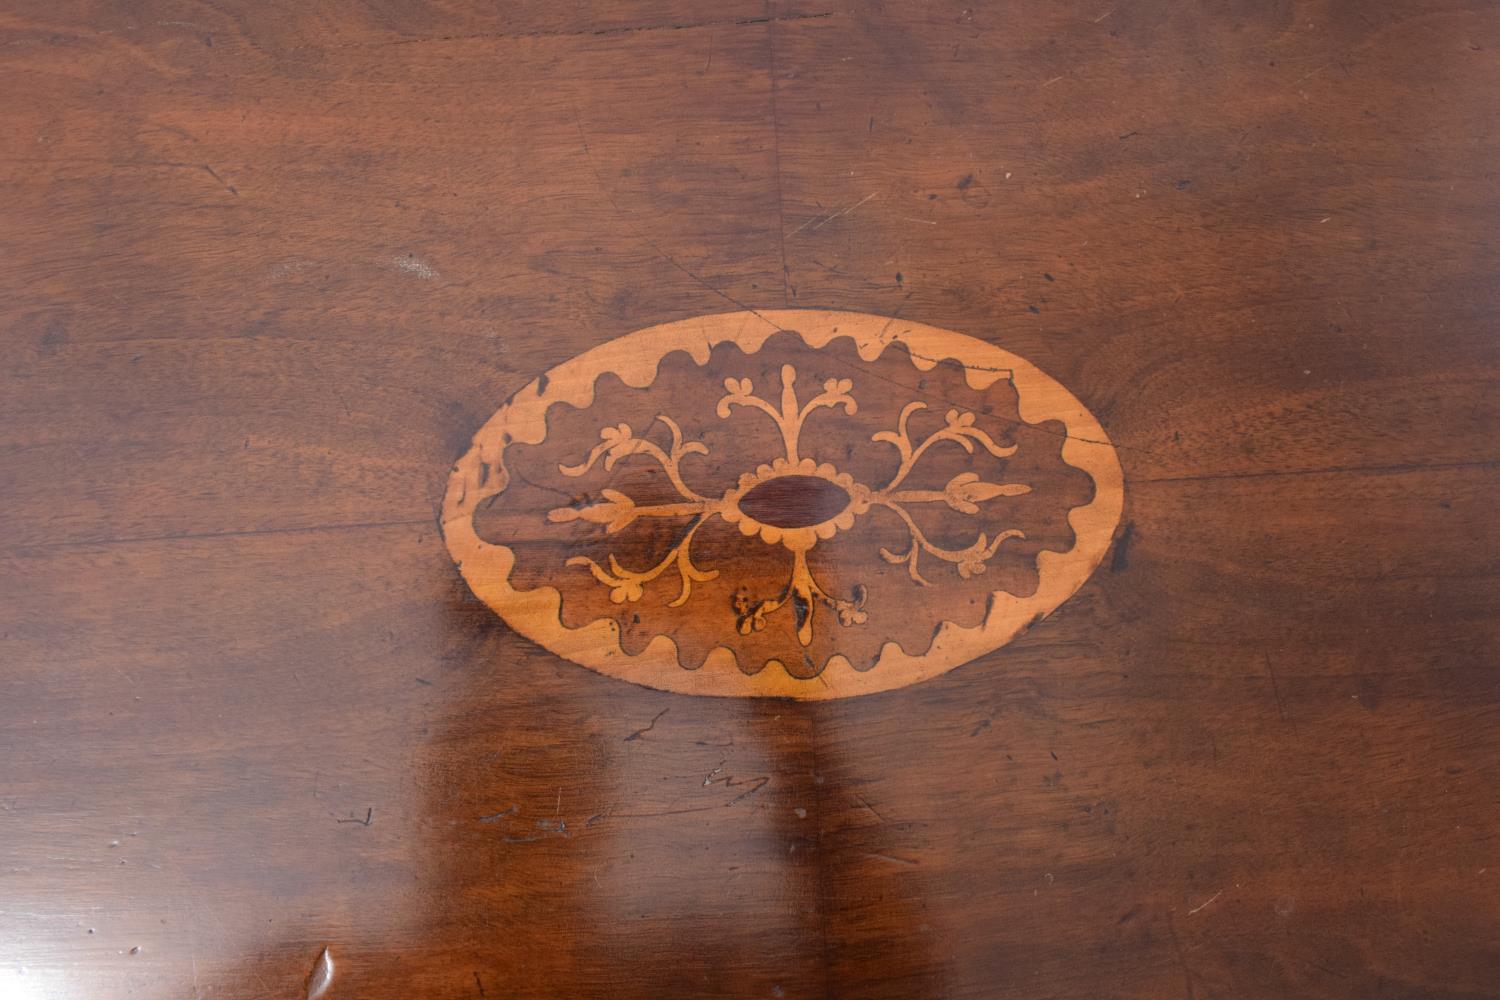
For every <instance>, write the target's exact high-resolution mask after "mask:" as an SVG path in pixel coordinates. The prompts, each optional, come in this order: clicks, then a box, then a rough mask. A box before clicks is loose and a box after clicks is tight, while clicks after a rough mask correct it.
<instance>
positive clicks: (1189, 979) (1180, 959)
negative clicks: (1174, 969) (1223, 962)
mask: <svg viewBox="0 0 1500 1000" xmlns="http://www.w3.org/2000/svg"><path fill="white" fill-rule="evenodd" d="M1167 934H1168V935H1169V936H1170V937H1171V939H1172V951H1173V952H1174V953H1175V954H1176V956H1177V966H1178V968H1180V969H1181V970H1182V984H1183V986H1184V987H1185V988H1186V989H1187V1000H1197V996H1196V995H1195V994H1194V993H1193V974H1192V972H1190V971H1189V970H1188V964H1187V958H1186V956H1184V955H1183V953H1182V942H1181V941H1179V940H1178V939H1177V925H1176V923H1174V922H1173V920H1172V914H1170V913H1168V914H1167Z"/></svg>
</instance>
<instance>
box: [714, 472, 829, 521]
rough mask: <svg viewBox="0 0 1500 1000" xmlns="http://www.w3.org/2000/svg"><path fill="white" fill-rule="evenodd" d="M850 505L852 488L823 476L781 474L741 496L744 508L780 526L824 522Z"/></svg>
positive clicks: (760, 518) (741, 506) (746, 511)
mask: <svg viewBox="0 0 1500 1000" xmlns="http://www.w3.org/2000/svg"><path fill="white" fill-rule="evenodd" d="M848 506H849V492H848V491H847V490H845V489H844V488H843V487H842V486H840V485H838V484H837V483H831V482H829V481H828V480H826V479H824V478H822V477H821V476H778V477H777V478H775V479H769V480H767V481H766V482H763V483H761V484H760V485H759V486H755V487H753V488H751V490H750V491H749V492H748V493H746V494H745V495H744V496H742V497H740V510H742V511H744V512H745V513H746V514H749V515H750V516H751V517H753V518H755V519H756V520H757V521H760V522H761V523H762V524H769V525H772V526H774V527H777V528H807V527H811V526H812V525H814V524H822V523H823V522H824V521H827V520H830V519H832V518H834V517H836V516H838V515H839V514H840V513H842V512H843V510H844V508H846V507H848Z"/></svg>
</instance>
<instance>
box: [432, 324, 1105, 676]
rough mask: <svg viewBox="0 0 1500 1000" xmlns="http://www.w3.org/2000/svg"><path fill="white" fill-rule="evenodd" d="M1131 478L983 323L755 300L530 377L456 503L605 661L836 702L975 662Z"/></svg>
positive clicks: (559, 642) (1075, 551) (484, 589)
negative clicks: (749, 306)
mask: <svg viewBox="0 0 1500 1000" xmlns="http://www.w3.org/2000/svg"><path fill="white" fill-rule="evenodd" d="M1121 504H1122V494H1121V477H1120V470H1119V465H1118V462H1117V460H1116V458H1115V454H1114V450H1113V448H1112V447H1111V446H1110V445H1109V443H1108V439H1107V438H1106V437H1105V435H1104V432H1103V430H1102V429H1101V428H1100V427H1099V425H1098V423H1097V421H1095V420H1094V419H1093V417H1092V416H1091V415H1089V414H1088V412H1087V411H1086V410H1085V409H1084V408H1083V406H1082V405H1081V404H1080V403H1079V402H1078V401H1077V400H1076V399H1075V398H1074V397H1073V396H1072V395H1071V394H1070V393H1068V392H1067V390H1066V389H1064V388H1063V387H1062V386H1061V385H1059V384H1058V383H1057V382H1055V381H1053V380H1052V379H1050V378H1048V377H1047V376H1046V375H1043V374H1042V373H1041V372H1040V371H1038V370H1037V369H1035V368H1034V367H1032V366H1031V365H1029V364H1028V363H1027V362H1025V361H1023V360H1022V359H1020V358H1018V357H1015V356H1014V355H1010V354H1007V353H1006V352H1004V351H1001V350H999V349H998V348H995V347H993V346H992V345H989V344H987V343H985V342H983V341H980V340H976V339H974V338H970V337H965V336H962V335H960V334H955V333H949V332H947V331H942V330H937V329H934V328H931V327H924V326H920V325H918V324H910V323H902V322H899V321H897V320H892V319H889V318H886V317H874V316H864V315H859V314H851V313H824V312H811V311H781V312H765V313H736V314H730V315H724V316H711V317H705V318H702V319H697V320H690V321H686V322H683V323H675V324H669V325H667V326H663V327H656V328H653V329H650V330H645V331H641V332H639V333H635V334H631V335H629V336H627V337H623V338H620V339H619V340H616V341H613V342H610V343H608V344H605V345H603V346H601V347H599V348H596V349H595V350H593V351H590V352H588V353H587V354H584V355H582V356H580V357H579V358H576V359H574V360H573V361H570V362H567V363H565V364H563V365H561V366H559V367H558V368H557V369H554V370H553V371H551V372H549V373H548V374H547V375H546V376H544V377H543V378H541V379H538V380H537V382H535V383H533V384H532V385H531V386H530V387H528V388H526V389H523V390H522V391H521V392H520V393H518V394H517V396H516V397H515V398H514V399H512V400H511V401H510V402H509V403H508V404H507V405H506V406H505V407H504V408H502V409H501V411H500V412H499V413H497V414H496V416H495V417H494V418H493V419H492V420H491V421H490V422H489V423H488V424H486V426H485V427H484V428H483V429H482V430H481V431H480V432H479V434H477V435H476V436H475V443H474V447H473V448H472V449H471V450H470V451H469V453H468V454H466V455H465V456H464V458H463V459H462V460H461V461H460V462H459V464H458V466H457V467H456V469H455V471H454V474H453V476H452V479H451V482H450V486H449V491H448V496H447V500H446V502H445V509H444V531H445V535H446V537H447V540H448V544H449V548H450V550H451V551H452V553H453V555H454V557H455V558H456V559H457V560H458V562H459V565H460V568H461V570H462V572H463V574H464V577H465V579H466V580H468V582H469V584H470V586H471V587H473V589H474V590H475V592H476V593H477V594H478V595H479V596H480V597H481V598H482V599H483V600H485V601H486V603H488V604H489V605H490V606H491V607H493V608H494V609H495V610H496V611H497V612H499V613H500V615H501V616H502V617H504V618H505V619H506V621H507V622H509V623H510V624H511V625H512V626H513V627H515V628H516V629H517V630H518V631H519V632H521V633H523V634H525V635H527V636H529V637H530V638H532V639H534V640H536V641H537V642H539V643H541V644H542V645H544V646H546V647H548V648H549V649H552V650H553V651H555V652H557V653H559V654H561V655H563V656H565V657H567V658H569V659H572V660H574V661H576V662H578V663H581V664H583V665H585V666H589V667H592V668H594V669H596V670H599V671H601V672H603V673H607V674H611V675H614V676H618V677H622V678H625V679H627V680H631V681H635V682H637V683H641V684H646V685H649V686H652V687H658V688H665V689H668V690H676V691H683V692H687V693H694V694H720V695H772V696H790V697H802V698H828V697H840V696H846V695H853V694H860V693H866V692H869V691H876V690H883V689H886V688H891V687H897V686H901V685H904V684H909V683H912V682H914V681H916V680H920V679H923V678H925V677H929V676H932V675H934V674H936V673H940V672H942V671H944V670H947V669H951V668H952V667H954V666H957V665H958V664H960V663H963V662H965V661H967V660H969V659H972V658H973V657H975V656H977V655H980V654H982V653H984V652H988V651H990V650H992V649H994V648H996V647H998V646H1000V645H1002V644H1003V643H1005V642H1007V641H1008V640H1009V639H1010V638H1012V637H1013V636H1014V635H1015V634H1017V632H1019V631H1020V630H1021V629H1023V628H1025V627H1026V626H1028V625H1029V624H1031V623H1033V622H1035V621H1037V620H1039V619H1040V618H1041V617H1042V616H1044V615H1045V614H1046V613H1048V612H1050V611H1051V610H1052V609H1053V608H1055V607H1056V606H1057V605H1058V604H1060V603H1061V602H1062V601H1063V600H1065V599H1066V598H1067V597H1068V596H1069V595H1071V594H1072V593H1073V591H1074V590H1076V589H1077V588H1078V586H1079V585H1081V584H1082V583H1083V581H1084V580H1085V579H1086V578H1087V576H1088V574H1089V573H1090V572H1091V571H1092V569H1093V568H1094V566H1095V565H1097V563H1098V561H1099V559H1100V557H1101V556H1102V555H1103V553H1104V550H1105V548H1106V547H1107V546H1108V544H1109V541H1110V536H1111V534H1112V532H1113V530H1114V527H1115V525H1116V523H1117V521H1118V519H1119V514H1120V509H1121Z"/></svg>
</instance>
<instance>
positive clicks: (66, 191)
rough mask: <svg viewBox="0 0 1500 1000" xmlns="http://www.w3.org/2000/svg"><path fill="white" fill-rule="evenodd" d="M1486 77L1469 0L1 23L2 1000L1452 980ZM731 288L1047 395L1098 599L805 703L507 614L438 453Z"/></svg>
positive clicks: (1479, 988) (992, 991)
mask: <svg viewBox="0 0 1500 1000" xmlns="http://www.w3.org/2000/svg"><path fill="white" fill-rule="evenodd" d="M1497 50H1500V21H1497V20H1496V18H1495V13H1494V9H1493V6H1492V5H1490V4H1488V3H1482V2H1479V0H1389V2H1381V3H1374V4H1352V3H1346V2H1342V0H1286V2H1272V3H1245V2H1240V0H1220V2H1212V3H1204V4H1177V3H1167V2H1157V0H1134V2H1130V0H1122V2H1111V0H1102V2H1096V3H1091V4H1084V3H1081V2H1077V3H1075V2H1069V0H1064V2H1056V3H1041V2H1021V3H1014V4H1005V5H992V6H981V5H973V4H961V3H948V2H935V3H927V4H895V3H891V2H880V0H853V2H851V3H847V4H840V5H834V4H829V5H816V4H812V3H808V2H800V0H798V2H784V3H783V2H773V3H769V4H767V3H765V2H764V0H755V2H746V0H728V2H724V3H718V4H712V5H709V4H699V3H691V2H687V0H620V2H611V3H607V4H596V5H584V4H579V3H567V2H564V3H553V4H547V5H519V4H515V5H496V6H491V7H484V6H480V5H470V4H460V3H454V2H448V0H434V2H429V3H397V2H392V0H336V2H330V3H325V4H319V5H316V7H309V6H293V5H278V4H251V3H242V2H230V0H213V2H207V3H202V2H182V0H152V2H150V3H142V4H129V5H110V4H103V3H98V2H94V0H76V2H63V3H45V4H44V3H40V2H34V0H20V2H15V3H11V4H9V5H7V8H6V10H5V11H4V13H3V14H0V84H3V86H4V91H5V93H6V94H7V95H8V99H7V100H6V101H4V102H3V103H0V118H3V122H4V125H5V128H4V129H0V195H3V197H0V330H3V334H4V347H5V351H4V354H3V360H0V366H3V369H0V370H3V375H0V512H3V513H0V550H3V572H0V761H3V765H0V996H9V995H15V996H21V997H25V998H26V1000H35V998H53V997H90V998H93V997H111V998H112V997H137V998H156V997H161V998H179V997H236V998H237V997H245V998H253V997H286V996H294V997H296V996H305V995H307V992H308V989H309V985H310V984H311V985H320V984H321V980H319V981H317V982H315V981H314V978H315V977H319V976H322V975H323V974H324V972H325V970H327V969H331V970H332V973H331V979H330V980H329V981H327V982H326V984H323V985H325V988H324V990H323V994H322V995H323V996H324V997H329V998H336V997H362V998H376V1000H379V998H397V997H401V998H405V997H410V996H431V997H455V998H456V997H466V998H469V997H497V996H505V997H569V998H571V997H659V996H693V997H697V996H725V997H729V996H732V997H775V996H784V997H793V998H800V997H861V998H863V997H893V998H894V997H900V998H909V997H945V998H946V997H1001V998H1026V1000H1049V998H1082V997H1094V996H1110V997H1114V996H1121V997H1142V998H1147V997H1149V998H1156V997H1169V998H1175V997H1186V998H1189V1000H1207V998H1212V997H1226V998H1227V997H1234V998H1236V1000H1240V998H1249V1000H1262V998H1264V1000H1273V998H1277V1000H1279V998H1284V997H1290V996H1295V997H1309V998H1330V1000H1331V998H1350V1000H1352V998H1359V1000H1365V998H1386V1000H1391V998H1407V1000H1416V998H1423V1000H1428V998H1449V1000H1457V998H1465V1000H1475V998H1480V997H1497V996H1500V985H1497V984H1500V946H1497V943H1496V942H1497V935H1496V927H1497V926H1500V900H1497V895H1496V889H1495V881H1494V880H1495V879H1496V878H1497V877H1500V863H1497V860H1496V858H1495V856H1494V845H1495V828H1496V824H1497V821H1500V806H1497V797H1496V794H1495V789H1494V780H1493V777H1494V774H1495V773H1496V769H1497V767H1500V737H1497V735H1496V726H1495V722H1496V709H1497V704H1500V687H1497V684H1496V677H1495V655H1496V651H1497V640H1500V623H1497V620H1496V616H1495V614H1494V611H1495V607H1496V602H1497V597H1500V587H1497V582H1496V581H1497V577H1496V566H1495V555H1496V552H1497V551H1500V538H1497V534H1496V527H1495V525H1496V522H1495V518H1494V516H1493V512H1492V510H1491V497H1492V496H1493V494H1494V492H1495V489H1496V487H1497V485H1500V471H1497V461H1500V437H1497V435H1496V428H1497V426H1500V424H1497V418H1500V394H1497V393H1496V391H1495V384H1496V374H1497V371H1496V370H1497V367H1500V346H1497V340H1496V337H1495V328H1496V322H1497V320H1500V284H1497V283H1496V282H1495V281H1494V280H1493V277H1494V275H1495V273H1496V270H1497V264H1500V260H1497V250H1496V244H1495V240H1494V232H1495V229H1496V223H1497V221H1500V190H1497V185H1496V179H1495V176H1494V164H1495V163H1496V162H1497V161H1500V99H1497V98H1500V64H1497V62H1496V60H1495V59H1494V53H1495V52H1496V51H1497ZM743 309H755V310H757V311H764V310H771V309H822V310H848V311H855V312H861V313H867V314H876V315H883V316H887V317H891V316H894V317H899V318H900V319H902V320H907V321H911V322H919V323H922V324H929V325H931V326H934V327H938V328H942V329H946V330H954V331H961V332H965V333H969V334H976V335H981V336H983V337H984V338H986V339H988V340H990V341H991V342H992V343H995V344H996V345H998V346H1001V347H1003V348H1004V349H1005V350H1008V351H1012V352H1014V353H1015V354H1017V355H1019V356H1021V357H1024V358H1026V359H1028V360H1029V361H1031V362H1033V363H1034V364H1036V365H1037V366H1038V367H1039V368H1041V369H1042V370H1044V371H1046V372H1048V373H1049V374H1050V375H1052V376H1053V377H1055V378H1056V379H1057V380H1058V381H1059V382H1060V383H1061V384H1063V385H1064V386H1066V387H1067V388H1068V389H1069V390H1070V391H1071V392H1073V393H1074V394H1075V395H1076V396H1077V397H1078V398H1080V399H1082V400H1086V401H1087V403H1088V407H1089V409H1090V411H1091V412H1093V413H1094V414H1095V415H1096V416H1097V417H1098V419H1099V421H1100V423H1101V424H1102V425H1103V426H1104V427H1106V428H1108V431H1109V436H1110V440H1111V441H1112V442H1113V443H1114V444H1115V446H1116V448H1117V450H1118V454H1119V458H1120V462H1121V466H1122V469H1123V474H1124V487H1125V494H1124V495H1125V498H1126V501H1125V508H1124V511H1123V515H1122V525H1123V527H1122V529H1121V531H1120V533H1119V535H1118V536H1117V540H1116V542H1115V544H1114V546H1113V548H1112V549H1111V551H1110V552H1109V553H1107V554H1106V555H1105V557H1104V562H1103V563H1102V565H1101V568H1100V571H1099V572H1097V573H1095V574H1094V575H1093V576H1092V577H1091V578H1090V579H1089V580H1088V581H1087V582H1086V583H1085V585H1084V586H1083V587H1082V588H1081V589H1080V590H1079V592H1078V593H1077V594H1076V595H1075V596H1074V597H1073V598H1072V599H1071V600H1069V601H1068V602H1066V603H1065V604H1063V605H1061V606H1060V607H1059V608H1058V610H1057V611H1056V613H1054V614H1053V615H1052V616H1051V617H1050V618H1049V619H1048V620H1047V622H1046V623H1045V625H1044V626H1043V627H1041V628H1038V629H1034V630H1032V631H1030V632H1028V633H1027V634H1024V635H1021V636H1019V637H1018V638H1017V639H1016V640H1015V641H1013V642H1011V643H1010V644H1008V645H1007V646H1005V647H1004V648H1003V649H1000V650H998V651H996V652H994V653H991V654H989V655H987V656H984V657H981V658H979V659H978V660H976V661H975V662H973V663H972V664H969V665H968V666H966V667H964V668H962V669H959V670H955V671H951V672H949V673H947V674H944V675H942V676H939V677H935V678H933V679H931V680H930V681H926V682H924V683H922V684H919V685H913V686H910V687H906V688H902V689H900V690H896V691H890V692H885V693H881V694H876V695H872V696H869V697H863V698H855V699H843V700H834V701H825V702H792V701H784V700H767V699H727V698H726V699H719V698H687V697H682V696H680V695H674V694H670V693H665V692H658V691H652V690H648V689H645V688H642V687H639V686H636V685H631V684H626V683H621V682H620V681H618V680H615V679H613V678H609V677H603V676H599V675H598V674H596V673H593V672H590V671H587V670H582V669H579V668H577V667H576V666H573V665H572V664H569V663H567V662H565V661H563V660H561V659H559V658H557V657H555V656H553V655H552V654H550V653H546V652H545V651H543V650H541V649H539V648H538V647H537V646H535V645H534V644H532V643H530V642H529V641H527V640H525V639H524V638H522V637H520V636H518V635H516V634H515V633H513V632H512V631H511V630H509V629H508V628H507V627H506V626H505V625H504V624H503V623H502V622H501V621H500V620H499V619H498V618H496V616H495V615H494V614H493V613H492V612H491V611H490V610H489V609H488V608H487V607H486V606H484V605H483V604H482V603H480V602H479V601H477V600H475V599H474V598H473V597H472V596H471V595H470V593H469V591H468V588H467V586H466V585H465V583H464V581H463V580H462V579H461V578H460V576H459V575H458V573H457V572H456V571H455V570H454V568H453V564H452V561H451V559H450V558H449V556H448V553H447V551H446V548H445V546H444V543H443V540H442V538H441V536H440V533H439V530H438V523H437V522H438V518H439V512H440V505H441V502H442V497H443V494H444V490H445V488H446V484H447V479H448V472H449V470H450V468H451V467H452V463H453V462H454V461H455V460H456V459H457V458H459V457H460V456H461V455H462V454H463V453H464V452H465V450H466V449H467V447H468V443H469V441H470V440H471V438H472V436H473V435H474V433H475V432H476V430H478V429H479V428H480V427H481V426H482V425H483V423H484V422H485V420H486V419H487V418H488V416H489V415H490V414H491V413H493V412H494V410H495V407H496V405H497V404H498V402H499V401H502V400H504V399H506V398H508V397H510V396H511V395H513V394H514V393H516V392H517V391H518V390H520V389H522V388H523V387H524V386H525V385H526V384H527V383H528V382H530V381H531V380H533V379H534V378H535V377H536V375H537V374H538V373H541V372H546V371H548V370H551V369H553V368H555V367H556V366H558V365H560V364H562V363H564V362H566V361H567V360H568V359H570V358H574V357H577V356H579V355H580V354H582V353H584V352H585V351H587V350H589V349H591V348H594V347H597V346H598V345H601V344H605V343H607V342H609V341H611V340H614V339H615V338H618V337H620V336H622V335H624V334H627V333H629V332H630V331H633V330H640V329H645V328H647V327H651V326H654V325H657V324H661V323H668V322H674V321H678V320H683V319H686V318H690V317H696V316H703V315H707V314H713V313H724V312H732V311H739V310H743ZM579 443H580V445H588V444H589V442H587V441H582V442H579ZM585 450H586V449H585ZM325 949H327V955H328V957H329V961H328V962H327V963H325V962H324V961H323V959H322V956H323V955H324V954H325V951H324V950H325ZM23 970H24V971H23Z"/></svg>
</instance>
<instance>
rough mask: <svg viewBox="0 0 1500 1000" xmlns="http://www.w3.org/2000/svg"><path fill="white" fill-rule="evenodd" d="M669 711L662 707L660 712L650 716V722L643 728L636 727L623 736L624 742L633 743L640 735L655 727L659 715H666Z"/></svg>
mask: <svg viewBox="0 0 1500 1000" xmlns="http://www.w3.org/2000/svg"><path fill="white" fill-rule="evenodd" d="M669 711H671V709H670V708H664V709H662V710H661V711H660V712H657V713H656V715H655V716H653V717H652V719H651V722H650V723H649V724H648V725H647V726H646V728H645V729H637V730H636V731H635V732H633V733H631V734H630V735H629V736H627V737H625V742H626V743H634V742H635V741H636V740H638V739H640V738H641V737H642V736H644V735H646V734H647V733H649V732H651V730H653V729H655V728H656V723H657V722H658V721H659V720H660V719H661V717H662V716H663V715H666V714H667V713H668V712H669Z"/></svg>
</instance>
